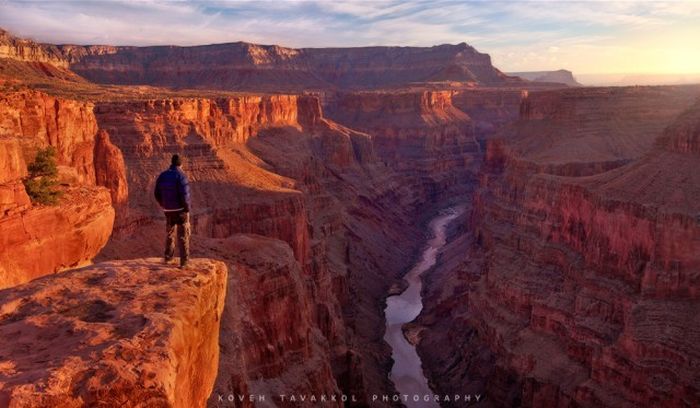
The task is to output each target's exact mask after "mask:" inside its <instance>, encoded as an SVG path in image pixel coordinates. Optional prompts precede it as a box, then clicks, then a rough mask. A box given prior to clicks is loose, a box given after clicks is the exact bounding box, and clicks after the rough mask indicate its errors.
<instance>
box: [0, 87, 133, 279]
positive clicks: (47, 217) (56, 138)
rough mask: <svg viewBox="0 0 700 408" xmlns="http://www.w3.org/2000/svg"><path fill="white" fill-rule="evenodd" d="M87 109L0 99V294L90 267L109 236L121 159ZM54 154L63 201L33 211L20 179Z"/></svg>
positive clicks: (120, 187) (42, 97)
mask: <svg viewBox="0 0 700 408" xmlns="http://www.w3.org/2000/svg"><path fill="white" fill-rule="evenodd" d="M92 109H93V105H92V104H90V103H86V102H79V101H74V100H68V99H63V98H57V97H53V96H50V95H47V94H45V93H41V92H35V91H29V90H25V91H18V92H11V93H7V94H3V95H2V96H1V97H0V113H1V114H2V116H0V117H1V119H0V163H2V164H0V166H2V167H3V170H4V171H2V175H0V225H1V226H2V234H0V242H2V245H1V246H0V287H8V286H12V285H16V284H19V283H23V282H26V281H28V280H31V279H34V278H36V277H39V276H42V275H45V274H48V273H53V272H56V271H59V270H63V269H66V268H70V267H75V266H77V265H81V264H84V263H86V262H88V261H90V260H91V259H92V258H93V257H94V256H95V255H96V254H97V253H98V252H99V251H100V249H102V247H103V246H104V245H105V243H106V242H107V240H108V239H109V237H110V235H111V233H112V226H113V223H114V217H115V212H114V209H113V208H112V205H111V204H112V200H110V194H109V193H108V192H107V191H106V190H105V189H104V188H102V187H98V185H105V186H108V187H109V188H110V189H112V196H113V198H114V200H115V202H116V203H119V204H121V203H123V202H124V200H125V199H126V197H125V195H126V194H127V190H126V188H127V186H126V184H125V181H124V164H123V160H122V158H121V153H119V151H118V150H115V149H116V148H115V147H114V146H113V145H112V144H111V143H110V142H109V138H108V137H107V136H106V135H105V134H103V133H100V137H98V139H97V141H96V139H95V136H96V133H97V122H96V120H95V116H94V114H93V112H92ZM46 146H52V147H54V148H55V149H56V159H57V160H56V161H57V164H58V170H59V178H60V182H61V183H62V186H60V190H62V191H63V196H62V198H61V199H60V200H59V203H58V205H56V206H41V205H32V203H31V202H30V199H29V197H28V196H27V193H26V191H25V188H24V185H23V184H22V179H23V178H24V177H26V176H27V164H28V163H31V162H32V161H33V158H34V154H35V152H36V151H37V150H38V149H39V148H44V147H46Z"/></svg>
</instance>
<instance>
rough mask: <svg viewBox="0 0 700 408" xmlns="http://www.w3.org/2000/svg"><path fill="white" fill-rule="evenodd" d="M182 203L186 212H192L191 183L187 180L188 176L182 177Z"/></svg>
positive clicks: (180, 190)
mask: <svg viewBox="0 0 700 408" xmlns="http://www.w3.org/2000/svg"><path fill="white" fill-rule="evenodd" d="M179 192H180V201H181V202H182V205H183V206H184V207H185V212H190V208H191V207H192V203H191V201H190V200H191V199H190V182H189V180H187V176H186V175H184V174H182V175H181V177H180V189H179Z"/></svg>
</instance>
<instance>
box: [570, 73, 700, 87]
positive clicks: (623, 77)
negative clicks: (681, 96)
mask: <svg viewBox="0 0 700 408" xmlns="http://www.w3.org/2000/svg"><path fill="white" fill-rule="evenodd" d="M578 78H579V80H581V82H583V83H584V84H585V85H588V86H629V85H683V84H700V73H696V74H581V75H578Z"/></svg>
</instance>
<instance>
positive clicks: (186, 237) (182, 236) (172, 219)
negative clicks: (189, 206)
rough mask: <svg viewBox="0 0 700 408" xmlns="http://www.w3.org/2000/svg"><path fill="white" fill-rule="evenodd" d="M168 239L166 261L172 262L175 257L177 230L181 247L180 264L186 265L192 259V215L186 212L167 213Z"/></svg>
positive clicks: (166, 239) (166, 230)
mask: <svg viewBox="0 0 700 408" xmlns="http://www.w3.org/2000/svg"><path fill="white" fill-rule="evenodd" d="M165 224H166V229H165V232H166V238H165V259H166V260H170V259H172V258H173V256H175V231H176V230H177V242H178V244H179V247H180V264H181V265H182V264H184V263H186V262H187V260H188V259H189V257H190V213H189V212H184V211H166V212H165Z"/></svg>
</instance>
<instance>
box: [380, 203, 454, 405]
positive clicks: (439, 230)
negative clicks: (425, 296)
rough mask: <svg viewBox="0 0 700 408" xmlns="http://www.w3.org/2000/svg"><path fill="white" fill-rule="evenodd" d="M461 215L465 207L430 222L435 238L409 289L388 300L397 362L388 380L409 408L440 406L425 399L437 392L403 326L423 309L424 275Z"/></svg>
mask: <svg viewBox="0 0 700 408" xmlns="http://www.w3.org/2000/svg"><path fill="white" fill-rule="evenodd" d="M462 212H464V208H463V207H460V208H448V209H446V210H444V211H442V212H441V213H440V214H439V215H438V216H437V217H435V218H434V219H433V220H432V221H431V222H430V224H429V228H430V231H431V236H432V238H431V239H430V240H429V241H428V243H427V245H426V247H425V249H423V254H422V256H421V258H420V260H419V261H418V262H417V263H416V264H415V265H414V266H413V268H412V269H411V270H410V271H409V272H408V273H407V274H406V276H404V279H405V280H406V281H407V282H408V287H407V288H406V290H404V291H403V292H401V294H399V295H396V296H390V297H388V298H387V299H386V309H385V310H384V314H385V316H386V334H385V335H384V340H385V341H386V342H387V343H389V345H390V346H391V350H392V352H391V357H392V358H393V359H394V366H393V367H392V369H391V373H390V374H389V379H390V380H391V381H392V382H393V383H394V385H395V386H396V390H397V391H398V393H399V394H401V395H408V399H407V400H406V401H404V400H403V398H402V401H404V404H406V406H407V407H439V405H438V404H437V403H436V402H434V401H430V402H426V401H424V400H423V398H422V397H423V396H424V395H431V396H432V395H433V394H434V393H433V391H432V390H431V389H430V387H429V386H428V380H427V379H426V378H425V376H424V375H423V368H422V366H421V361H420V357H419V356H418V353H417V352H416V348H415V347H414V346H413V345H411V343H409V342H408V340H406V338H405V337H404V335H403V331H402V330H401V326H403V325H404V324H405V323H408V322H410V321H412V320H413V319H415V318H416V317H417V316H418V314H419V313H420V311H421V309H423V300H422V298H421V288H422V286H423V283H422V282H421V279H420V278H421V274H422V273H423V272H425V271H427V270H428V269H430V268H431V267H432V266H433V265H435V259H436V257H437V255H438V252H439V251H440V249H441V248H442V247H443V246H444V245H445V242H446V235H447V233H446V230H447V225H448V224H449V223H450V222H451V221H453V220H454V219H455V218H457V217H458V216H459V215H460V214H461V213H462ZM413 396H420V397H421V398H420V400H419V401H418V402H415V401H413V400H412V399H413Z"/></svg>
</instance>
